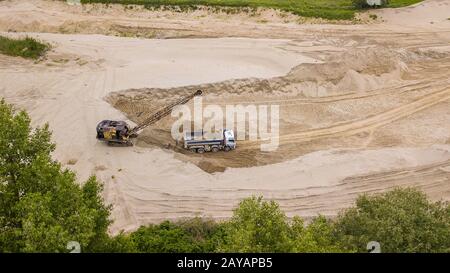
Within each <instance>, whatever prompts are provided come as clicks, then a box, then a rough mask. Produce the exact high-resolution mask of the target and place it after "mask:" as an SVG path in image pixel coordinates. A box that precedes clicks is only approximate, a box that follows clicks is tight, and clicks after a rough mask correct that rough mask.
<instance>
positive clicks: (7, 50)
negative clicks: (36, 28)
mask: <svg viewBox="0 0 450 273" xmlns="http://www.w3.org/2000/svg"><path fill="white" fill-rule="evenodd" d="M48 49H49V45H47V44H44V43H41V42H39V41H38V40H36V39H34V38H31V37H26V38H23V39H11V38H8V37H3V36H0V53H3V54H6V55H10V56H19V57H23V58H29V59H37V58H39V57H41V56H42V55H44V53H45V52H46V51H47V50H48Z"/></svg>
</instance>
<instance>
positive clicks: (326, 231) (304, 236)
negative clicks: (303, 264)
mask: <svg viewBox="0 0 450 273" xmlns="http://www.w3.org/2000/svg"><path fill="white" fill-rule="evenodd" d="M291 228H292V238H293V251H294V252H299V253H339V252H348V251H347V250H346V249H345V248H344V247H343V246H341V245H340V244H339V242H337V241H336V239H335V237H334V234H333V233H334V224H333V222H332V221H331V220H328V219H326V218H325V217H324V216H319V217H316V218H314V219H313V220H312V221H311V223H309V224H308V225H307V226H305V225H304V221H303V219H301V218H300V217H298V216H295V217H294V218H293V220H292V227H291Z"/></svg>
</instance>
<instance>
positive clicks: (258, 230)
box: [219, 197, 291, 252]
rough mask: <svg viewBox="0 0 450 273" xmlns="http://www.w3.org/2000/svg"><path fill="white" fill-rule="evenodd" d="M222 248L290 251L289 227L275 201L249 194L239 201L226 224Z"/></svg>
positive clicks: (254, 250)
mask: <svg viewBox="0 0 450 273" xmlns="http://www.w3.org/2000/svg"><path fill="white" fill-rule="evenodd" d="M219 251H224V252H289V251H291V243H290V228H289V225H288V224H287V218H286V215H285V214H284V213H283V212H282V211H281V210H280V208H279V206H278V204H277V203H276V202H274V201H270V202H267V201H263V199H262V197H251V198H247V199H244V200H243V201H242V202H240V204H239V207H238V208H237V209H236V210H235V211H234V214H233V217H232V218H231V220H230V222H229V223H228V224H227V226H226V237H225V242H223V244H222V245H221V246H220V247H219Z"/></svg>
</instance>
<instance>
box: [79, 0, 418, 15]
mask: <svg viewBox="0 0 450 273" xmlns="http://www.w3.org/2000/svg"><path fill="white" fill-rule="evenodd" d="M421 1H422V0H390V2H389V5H388V7H403V6H408V5H411V4H415V3H418V2H421ZM81 2H82V3H83V4H87V3H104V4H124V5H145V6H146V7H149V8H153V7H161V6H177V7H191V8H192V7H195V6H198V5H203V6H213V7H238V8H241V7H252V8H256V7H265V8H274V9H279V10H283V11H287V12H291V13H293V14H296V15H300V16H305V17H316V18H324V19H331V20H351V19H353V18H354V16H355V12H357V11H358V9H356V8H355V7H354V6H353V4H352V0H81Z"/></svg>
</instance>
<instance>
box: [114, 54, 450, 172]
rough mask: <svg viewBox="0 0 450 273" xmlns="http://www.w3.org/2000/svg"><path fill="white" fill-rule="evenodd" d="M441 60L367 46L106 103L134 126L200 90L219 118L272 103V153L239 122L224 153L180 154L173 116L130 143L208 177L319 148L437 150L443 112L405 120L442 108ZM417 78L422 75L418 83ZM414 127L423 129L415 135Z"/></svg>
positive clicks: (445, 130) (444, 133) (443, 135)
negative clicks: (238, 134)
mask: <svg viewBox="0 0 450 273" xmlns="http://www.w3.org/2000/svg"><path fill="white" fill-rule="evenodd" d="M449 60H450V58H449V55H448V54H447V53H442V52H436V51H433V50H430V51H411V52H395V51H390V50H386V49H385V48H383V47H371V48H366V49H357V50H354V51H351V52H344V53H340V54H336V55H333V56H332V57H330V58H326V60H323V61H321V63H309V64H301V65H299V66H296V67H295V68H293V69H292V70H291V71H290V72H289V73H288V74H287V75H285V76H281V77H275V78H269V79H264V80H263V79H242V80H228V81H224V82H218V83H213V84H203V85H194V86H184V87H178V88H170V89H148V88H147V89H132V90H127V91H123V92H114V93H111V94H110V95H109V96H108V97H107V99H106V100H107V101H108V102H110V103H111V104H112V105H113V106H114V107H115V108H117V109H118V110H120V111H122V112H124V113H125V114H126V115H127V117H128V118H130V119H131V120H133V121H135V122H136V123H140V122H142V121H143V120H144V119H145V118H146V117H148V116H149V115H150V114H151V113H152V112H156V111H157V110H158V108H161V107H163V106H164V105H167V104H169V103H171V102H174V101H175V100H177V99H179V98H180V97H181V96H186V95H188V94H190V93H193V92H195V90H198V89H201V90H203V91H204V95H203V105H204V106H208V105H217V106H220V107H222V108H223V112H224V113H225V105H243V106H248V105H256V106H259V105H273V104H275V105H278V106H279V107H280V121H279V123H280V124H279V128H280V136H279V140H278V141H279V144H280V145H279V148H278V149H276V151H274V152H266V151H261V142H262V143H264V141H259V142H258V141H250V140H249V137H248V133H249V127H248V126H249V125H248V122H249V120H250V118H254V119H255V118H257V117H249V116H247V120H246V121H245V122H244V123H245V124H244V126H247V127H245V131H244V134H246V140H244V141H240V142H239V149H237V150H236V151H233V152H231V153H219V154H204V155H198V154H193V153H191V152H189V151H186V150H185V149H183V148H182V147H180V146H181V145H177V142H176V141H175V140H174V139H173V137H172V135H171V126H172V125H173V124H174V122H175V121H176V120H177V118H174V117H167V118H165V119H164V120H162V121H160V122H158V124H156V125H155V126H152V127H151V128H149V129H146V130H145V132H144V133H142V134H141V135H140V136H139V138H138V142H137V145H140V146H144V147H145V146H148V144H150V145H156V146H159V147H162V148H166V149H172V150H174V151H175V152H177V153H180V154H179V155H177V158H179V159H181V160H185V161H189V162H192V163H194V164H196V165H197V166H198V167H200V168H201V169H203V170H204V171H206V172H210V173H213V172H221V171H224V170H226V168H242V167H253V166H260V165H267V164H273V163H279V162H283V161H286V160H289V159H293V158H295V157H298V156H301V155H304V154H307V153H310V152H314V151H319V150H327V149H336V148H381V147H393V146H406V145H407V143H414V144H415V145H427V144H433V143H442V144H445V142H446V141H447V138H448V136H449V134H450V130H449V129H450V127H448V126H447V125H448V124H446V122H445V121H448V120H450V119H449V118H450V116H449V115H448V114H449V113H447V111H443V112H442V113H439V114H436V113H432V112H430V113H429V115H431V116H429V117H428V118H427V117H425V116H422V117H421V118H420V119H415V122H411V121H410V122H408V121H409V120H411V118H410V116H412V115H413V114H414V113H416V112H419V111H421V110H424V109H425V108H429V107H430V106H433V105H435V104H441V105H442V106H443V109H445V108H446V107H448V106H449V104H448V103H446V100H447V99H448V96H449V90H448V85H449V79H448V69H449V67H447V65H443V64H442V63H447V64H448V63H449ZM417 66H420V67H419V68H418V67H417ZM425 74H428V75H429V77H428V78H427V79H426V80H424V79H423V78H424V76H425ZM432 98H433V99H432ZM192 105H193V103H190V106H191V108H192ZM192 113H193V110H192ZM436 116H439V119H440V120H441V121H442V122H443V124H442V126H443V127H441V128H440V133H439V134H433V135H432V136H429V130H433V128H432V126H430V124H429V121H430V120H436V119H438V118H437V117H436ZM408 118H409V119H408ZM401 119H404V121H402V122H398V123H399V125H400V124H401V126H399V127H400V128H398V129H396V130H395V131H392V130H388V127H387V125H389V124H391V123H395V122H396V121H398V120H401ZM268 120H270V115H269V117H268ZM206 121H207V120H205V122H206ZM252 122H253V121H252ZM236 126H237V125H236ZM236 126H235V128H233V129H235V131H236ZM418 127H428V128H427V129H423V130H421V131H420V132H418V130H417V128H418ZM269 132H270V130H269ZM412 132H414V133H412Z"/></svg>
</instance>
